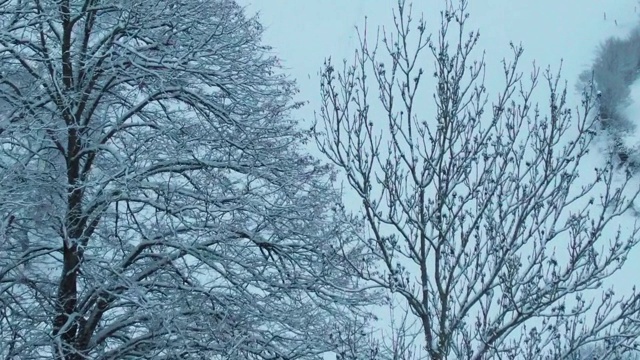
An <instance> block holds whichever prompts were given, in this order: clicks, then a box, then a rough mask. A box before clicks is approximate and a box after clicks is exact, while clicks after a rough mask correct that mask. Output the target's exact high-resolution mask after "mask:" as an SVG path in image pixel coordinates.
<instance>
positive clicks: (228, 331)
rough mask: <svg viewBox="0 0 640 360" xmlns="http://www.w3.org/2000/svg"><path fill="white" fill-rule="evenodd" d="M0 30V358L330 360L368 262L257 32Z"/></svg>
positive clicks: (200, 20) (204, 18) (143, 4)
mask: <svg viewBox="0 0 640 360" xmlns="http://www.w3.org/2000/svg"><path fill="white" fill-rule="evenodd" d="M0 24H1V25H0V64H1V65H0V114H1V116H2V119H1V120H0V149H1V150H0V151H1V152H0V199H1V200H0V215H1V216H2V220H3V222H2V226H1V228H0V230H1V234H0V235H1V236H2V240H1V241H0V253H1V254H2V255H1V256H0V357H2V358H4V359H17V358H19V359H25V360H26V359H39V358H51V357H52V356H53V358H55V359H59V360H63V359H64V360H76V359H103V360H107V359H113V360H115V359H134V358H135V359H205V358H207V359H210V358H224V359H247V358H264V359H276V358H277V359H296V358H316V357H319V356H320V355H319V354H321V353H322V352H324V351H327V350H331V349H333V347H334V346H335V345H336V343H335V340H332V339H330V337H329V335H330V334H331V333H333V332H335V331H337V329H338V330H339V329H341V328H342V327H343V326H344V327H345V328H346V327H347V326H349V327H351V326H353V323H352V322H353V319H354V318H352V316H351V314H352V313H353V312H354V311H355V310H354V309H356V308H357V306H358V305H360V304H362V303H363V302H365V301H366V300H367V296H365V295H364V294H363V293H361V291H360V287H359V285H358V284H357V282H356V281H355V279H354V278H353V277H352V276H351V275H352V272H351V271H352V270H350V269H351V268H352V266H353V264H361V263H362V262H363V260H364V259H363V258H362V256H360V255H359V250H360V248H359V247H358V246H357V244H352V240H353V239H354V237H353V236H351V231H352V227H351V226H350V225H349V226H347V225H348V223H347V222H346V220H348V219H347V218H346V216H345V215H344V214H343V211H342V206H341V204H340V199H339V196H338V194H337V193H336V192H335V191H334V190H332V173H331V170H330V168H329V167H327V166H326V165H322V164H320V163H319V162H318V161H316V160H315V159H313V158H311V157H310V156H308V155H306V154H305V153H304V152H302V150H301V145H302V144H303V143H304V141H305V139H307V137H308V135H309V134H308V132H303V131H300V130H299V128H298V127H297V123H296V122H295V121H294V120H292V119H291V117H290V111H291V110H292V109H294V108H296V107H297V106H298V104H297V103H294V102H292V96H293V95H294V94H295V93H296V91H297V90H296V87H295V84H294V83H293V82H292V81H290V80H289V79H288V78H286V77H285V76H283V75H282V74H281V72H280V66H279V63H278V59H277V58H275V57H273V56H271V55H269V48H268V47H267V46H264V45H262V43H261V34H262V31H263V30H262V27H261V25H260V24H259V22H258V20H257V19H256V18H249V17H246V16H245V15H244V13H243V9H242V8H241V7H239V6H238V5H237V4H236V3H235V2H234V1H231V0H209V1H196V0H151V1H149V0H122V1H120V0H116V1H113V0H109V1H105V0H56V1H54V0H35V1H20V0H2V1H0ZM347 264H348V265H349V266H347ZM357 266H359V265H356V267H357ZM358 318H361V317H360V316H358ZM52 354H53V355H52Z"/></svg>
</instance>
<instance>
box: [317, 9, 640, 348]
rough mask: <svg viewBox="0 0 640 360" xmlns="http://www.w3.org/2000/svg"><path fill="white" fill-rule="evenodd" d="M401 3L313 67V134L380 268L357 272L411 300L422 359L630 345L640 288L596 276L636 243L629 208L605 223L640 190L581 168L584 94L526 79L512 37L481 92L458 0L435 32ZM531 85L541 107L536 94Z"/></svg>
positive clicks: (588, 127) (587, 106)
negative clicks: (376, 26) (619, 292)
mask: <svg viewBox="0 0 640 360" xmlns="http://www.w3.org/2000/svg"><path fill="white" fill-rule="evenodd" d="M398 3H399V6H398V9H397V12H395V13H394V23H395V29H394V32H393V33H390V32H384V31H383V32H379V36H380V39H381V42H375V43H374V42H372V41H371V39H370V38H367V36H366V31H365V33H364V35H363V36H361V43H360V48H359V49H358V50H357V52H356V55H355V61H354V63H353V64H347V63H346V62H345V65H344V68H342V69H336V67H335V66H334V64H333V63H332V62H331V61H330V60H328V61H327V62H326V64H325V66H324V68H323V71H322V83H321V95H322V107H321V111H320V113H319V117H318V122H317V123H316V126H315V130H316V140H317V142H318V145H319V148H320V150H321V151H322V152H323V153H324V154H325V155H326V156H327V157H328V158H329V159H330V160H331V161H332V162H333V163H335V164H336V165H337V166H338V167H339V168H341V169H342V170H343V171H344V174H345V176H346V181H347V182H348V184H349V185H350V187H351V189H352V190H353V194H354V196H356V197H358V198H359V201H360V204H361V208H360V209H361V210H360V212H361V214H362V215H361V220H362V221H363V222H364V223H365V224H366V225H367V227H368V230H369V233H370V235H369V236H368V237H363V238H362V244H363V246H367V247H368V250H369V253H370V256H372V257H374V258H376V259H378V261H379V263H380V264H381V266H382V268H381V269H380V268H377V267H371V268H368V269H367V270H365V271H361V273H360V275H361V277H362V278H364V279H366V280H368V281H371V282H373V283H375V284H377V286H378V287H380V288H382V289H385V290H387V291H390V292H391V293H393V294H394V296H395V297H397V298H400V299H403V300H404V301H405V303H406V305H407V307H408V308H409V313H410V314H412V319H415V320H416V321H417V323H418V324H419V326H418V328H419V330H420V331H421V337H420V341H419V342H418V343H417V344H418V345H420V346H424V349H426V351H425V353H424V355H425V357H426V358H429V359H433V360H443V359H473V360H480V359H573V358H576V356H579V355H580V349H581V348H582V347H584V346H589V345H588V344H590V343H594V342H598V341H602V343H603V344H604V345H603V346H604V347H603V348H602V349H601V351H599V352H598V357H599V358H600V359H612V358H613V354H615V353H621V352H624V351H627V350H629V349H633V348H634V344H635V342H636V340H637V338H638V335H639V334H640V328H639V324H640V322H638V320H639V319H640V316H639V313H638V311H639V310H640V301H639V299H638V296H639V295H638V294H637V293H636V292H635V290H634V291H628V293H627V294H626V295H624V296H615V295H614V293H613V291H612V290H611V289H601V287H602V283H603V281H605V280H606V279H607V278H609V277H610V276H611V275H612V274H614V273H615V272H616V271H617V270H619V269H620V267H621V266H622V264H623V263H624V262H625V260H626V258H627V256H628V255H629V253H630V251H631V250H632V248H633V247H634V246H636V245H637V244H638V241H640V237H639V234H638V226H637V225H636V224H634V220H633V218H632V217H631V215H629V219H628V221H627V222H626V223H625V227H624V228H622V229H616V228H615V227H616V226H615V219H616V218H619V217H621V216H627V214H628V213H626V212H627V210H628V209H629V207H630V206H631V204H632V201H633V199H634V198H635V197H636V196H637V194H638V189H637V186H635V185H633V183H630V179H629V177H626V178H625V177H624V174H623V175H621V177H622V178H620V176H617V175H616V174H617V173H616V172H615V171H612V165H611V163H610V162H606V163H605V161H603V164H601V166H598V164H596V163H593V160H590V161H592V163H591V164H588V163H586V160H587V157H586V156H587V153H588V151H589V147H590V144H591V140H592V138H593V136H594V133H595V131H594V129H595V127H594V126H595V124H594V122H595V120H594V118H595V117H594V116H593V114H592V111H591V110H592V108H593V104H594V102H595V99H594V98H595V94H593V91H592V89H586V90H585V92H584V93H583V100H582V103H581V105H579V106H578V107H577V109H575V110H574V109H571V108H570V106H571V105H569V104H568V99H567V92H566V89H565V88H563V86H562V84H561V82H560V79H559V75H555V74H554V73H552V72H551V71H550V70H547V71H545V72H542V73H541V72H540V70H539V69H537V68H536V69H534V71H533V73H532V75H531V78H530V79H524V78H523V75H522V74H521V73H520V72H518V70H517V64H518V60H519V59H520V57H521V54H522V49H521V48H520V47H518V46H514V45H512V49H513V60H512V61H511V62H507V61H505V62H504V81H505V83H504V87H503V88H501V89H499V92H498V90H493V93H492V94H493V95H496V96H497V97H496V99H495V100H494V101H493V102H491V103H490V101H489V90H488V89H487V88H485V85H484V76H485V71H486V66H485V63H484V60H483V58H480V59H479V60H474V58H473V57H474V49H475V48H476V46H477V43H478V39H479V34H478V32H475V31H471V32H469V31H468V30H466V29H465V24H466V22H467V19H468V16H469V14H468V13H467V5H468V1H467V0H461V1H459V2H458V1H447V2H446V7H445V9H444V11H442V12H441V19H442V21H441V26H440V29H439V32H438V33H437V34H435V35H433V36H431V35H429V34H428V33H427V24H426V22H425V21H424V19H422V18H419V19H417V20H416V18H415V17H413V16H412V14H411V11H410V9H411V7H410V6H409V5H407V4H406V3H405V1H404V0H400V1H398ZM372 43H374V45H371V44H372ZM430 79H434V80H433V82H434V85H435V88H434V90H433V91H432V92H429V90H428V89H425V87H424V86H425V83H428V82H429V81H431V80H430ZM541 81H542V82H543V83H544V85H546V86H547V87H548V95H547V96H549V103H548V104H547V105H546V106H545V107H538V106H537V105H535V104H533V103H532V99H533V98H534V89H535V88H536V86H537V85H538V83H539V82H541ZM372 93H373V94H372ZM430 110H432V111H431V112H430ZM596 158H597V157H596ZM594 167H595V169H594ZM625 221H626V220H625ZM616 230H617V231H616ZM625 290H628V289H625ZM408 322H409V323H411V321H408ZM395 333H396V334H398V333H399V334H402V333H406V334H411V332H402V331H400V332H397V331H396V332H395ZM396 342H397V341H396ZM363 353H364V352H363ZM408 355H411V354H408ZM411 356H413V355H411ZM391 357H392V358H394V359H402V358H403V357H402V354H398V353H394V352H392V354H391ZM364 358H366V356H365V357H364Z"/></svg>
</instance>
